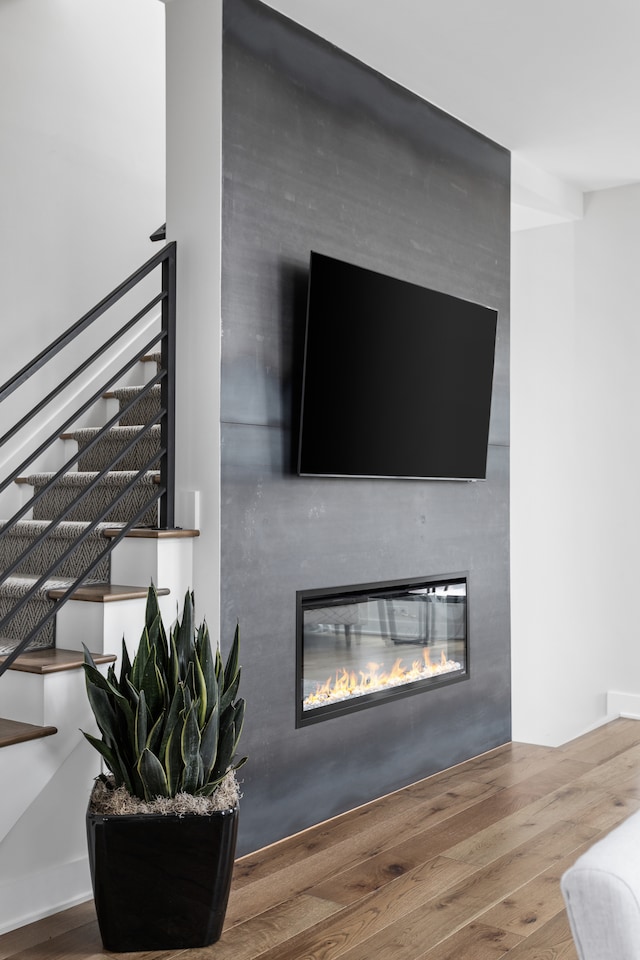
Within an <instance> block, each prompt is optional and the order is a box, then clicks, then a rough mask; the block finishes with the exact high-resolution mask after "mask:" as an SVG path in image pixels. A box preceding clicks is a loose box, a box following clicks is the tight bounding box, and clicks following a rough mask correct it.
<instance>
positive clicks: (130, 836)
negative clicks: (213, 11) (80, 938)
mask: <svg viewBox="0 0 640 960" xmlns="http://www.w3.org/2000/svg"><path fill="white" fill-rule="evenodd" d="M237 832H238V809H237V807H236V808H233V809H230V810H223V811H220V812H217V813H212V814H209V815H208V816H197V815H195V814H187V815H184V816H180V815H177V814H167V815H156V814H137V815H133V816H129V815H126V816H104V815H100V814H95V813H89V812H87V839H88V842H89V864H90V867H91V880H92V883H93V895H94V899H95V904H96V913H97V915H98V925H99V927H100V935H101V936H102V942H103V944H104V946H105V948H106V949H107V950H112V951H114V952H116V953H119V952H129V951H135V950H165V949H177V948H188V947H204V946H207V945H208V944H210V943H215V941H216V940H218V939H219V938H220V934H221V933H222V924H223V923H224V917H225V912H226V909H227V901H228V899H229V889H230V887H231V874H232V872H233V860H234V855H235V847H236V835H237Z"/></svg>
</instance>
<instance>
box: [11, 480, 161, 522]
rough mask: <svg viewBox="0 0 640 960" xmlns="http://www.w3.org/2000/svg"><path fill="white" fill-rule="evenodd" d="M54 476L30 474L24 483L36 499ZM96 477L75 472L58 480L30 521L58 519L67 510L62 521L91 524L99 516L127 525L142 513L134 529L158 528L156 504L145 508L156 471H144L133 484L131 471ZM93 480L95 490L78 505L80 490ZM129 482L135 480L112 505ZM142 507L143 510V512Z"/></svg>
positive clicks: (42, 499)
mask: <svg viewBox="0 0 640 960" xmlns="http://www.w3.org/2000/svg"><path fill="white" fill-rule="evenodd" d="M54 476H55V474H52V473H34V474H31V475H30V476H29V477H26V478H25V479H26V482H28V483H30V484H32V486H33V487H34V488H35V493H36V494H37V495H38V494H40V493H41V491H42V488H43V487H44V486H46V484H47V483H49V481H50V480H52V479H53V477H54ZM98 477H99V472H96V471H80V470H78V471H75V472H72V473H67V474H65V475H64V476H62V477H60V478H58V479H57V480H56V481H55V482H54V483H53V484H52V486H51V487H50V488H49V489H48V490H47V491H46V492H44V493H43V494H42V496H41V498H40V499H39V500H38V502H37V503H36V504H35V505H34V507H33V518H34V519H35V520H48V519H50V518H51V517H57V516H60V514H61V513H62V512H63V511H64V510H66V509H67V508H68V507H70V508H71V509H70V512H69V514H68V515H67V517H66V518H65V519H67V520H89V521H91V520H94V519H95V518H96V517H99V516H102V517H103V519H104V520H105V521H108V522H111V523H127V522H129V521H130V520H131V519H132V518H133V517H135V516H137V514H138V513H139V511H141V510H144V513H143V514H142V515H141V516H140V517H139V519H138V521H137V522H138V525H139V526H142V527H147V526H151V527H155V526H157V525H158V505H157V503H155V504H152V505H151V506H148V504H149V500H150V499H151V497H152V496H153V494H154V492H155V489H156V485H157V484H158V483H159V481H160V472H159V471H158V470H148V471H147V472H146V473H144V474H142V476H141V477H139V478H138V479H137V480H136V479H135V478H136V471H133V470H112V471H110V472H109V473H106V474H104V476H102V477H100V478H99V479H97V478H98ZM94 480H95V481H96V484H95V486H94V487H93V488H92V489H91V490H89V491H88V492H87V494H86V495H85V496H84V498H83V499H82V500H81V501H80V502H79V503H78V502H77V498H78V497H79V496H80V494H81V493H82V491H83V488H85V489H86V487H88V486H89V485H90V484H91V483H92V482H93V481H94ZM132 480H135V483H134V484H133V486H132V487H131V489H130V490H128V491H127V492H126V493H125V494H124V496H123V497H122V499H121V500H120V501H119V502H118V503H115V498H116V497H117V496H118V494H119V493H120V492H121V491H122V489H123V487H125V486H126V485H127V484H128V483H129V482H130V481H132ZM145 507H147V509H146V510H145Z"/></svg>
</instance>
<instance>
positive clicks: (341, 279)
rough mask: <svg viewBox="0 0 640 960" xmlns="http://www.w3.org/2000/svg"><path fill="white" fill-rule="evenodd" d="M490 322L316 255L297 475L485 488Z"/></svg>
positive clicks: (467, 307) (443, 299)
mask: <svg viewBox="0 0 640 960" xmlns="http://www.w3.org/2000/svg"><path fill="white" fill-rule="evenodd" d="M496 321H497V313H496V311H495V310H492V309H490V308H489V307H485V306H481V305H480V304H477V303H471V302H469V301H467V300H461V299H459V298H458V297H453V296H451V295H449V294H445V293H440V292H438V291H436V290H429V289H427V288H425V287H421V286H419V285H417V284H414V283H408V282H406V281H403V280H398V279H396V278H393V277H388V276H384V275H383V274H380V273H376V272H374V271H373V270H367V269H364V268H363V267H358V266H354V265H353V264H350V263H344V262H343V261H341V260H336V259H334V258H332V257H328V256H325V255H323V254H320V253H315V252H312V253H311V262H310V270H309V290H308V301H307V327H306V338H305V355H304V371H303V384H302V406H301V414H300V437H299V447H298V473H299V474H300V475H301V476H330V477H406V478H415V479H449V480H483V479H485V478H486V466H487V444H488V438H489V414H490V408H491V389H492V382H493V365H494V353H495V339H496Z"/></svg>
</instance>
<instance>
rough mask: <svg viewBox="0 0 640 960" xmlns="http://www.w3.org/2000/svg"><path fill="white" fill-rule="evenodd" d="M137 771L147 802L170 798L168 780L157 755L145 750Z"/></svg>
mask: <svg viewBox="0 0 640 960" xmlns="http://www.w3.org/2000/svg"><path fill="white" fill-rule="evenodd" d="M137 770H138V774H139V776H140V779H141V781H142V786H143V789H144V798H145V800H154V799H155V798H156V797H168V796H169V788H168V785H167V778H166V776H165V772H164V770H163V768H162V764H161V763H160V761H159V760H158V758H157V757H156V755H155V753H152V752H151V750H149V749H145V750H143V751H142V755H141V757H140V760H139V761H138V766H137Z"/></svg>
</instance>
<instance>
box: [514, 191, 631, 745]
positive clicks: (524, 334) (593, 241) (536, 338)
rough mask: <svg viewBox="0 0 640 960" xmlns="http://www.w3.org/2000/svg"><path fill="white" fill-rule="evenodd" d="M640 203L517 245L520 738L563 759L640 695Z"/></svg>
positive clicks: (598, 198) (614, 200)
mask: <svg viewBox="0 0 640 960" xmlns="http://www.w3.org/2000/svg"><path fill="white" fill-rule="evenodd" d="M639 216H640V187H638V186H632V187H626V188H620V189H615V190H609V191H602V192H599V193H595V194H591V195H589V196H588V197H587V198H586V204H585V216H584V219H583V220H581V221H579V222H577V223H575V224H565V225H558V226H551V227H544V228H541V229H537V230H530V231H525V232H522V233H517V234H514V236H513V246H512V333H511V337H512V341H511V342H512V353H511V402H512V415H511V417H512V418H511V431H512V433H511V444H512V445H511V483H512V521H511V538H512V539H511V551H512V554H511V555H512V644H513V653H512V655H513V738H514V740H526V741H533V742H538V743H546V744H554V745H555V744H559V743H562V742H565V741H566V740H569V739H571V738H572V737H574V736H577V735H578V734H580V733H582V732H583V731H584V730H586V729H588V728H589V727H591V726H594V725H597V724H598V723H600V722H602V721H604V720H605V719H606V717H607V703H606V695H607V692H608V691H609V690H612V689H613V690H623V691H624V692H627V693H635V694H640V671H639V670H638V666H640V654H639V653H638V651H637V646H638V645H637V642H636V637H637V634H638V631H639V630H640V627H639V626H638V624H637V623H636V622H635V620H634V614H633V610H632V598H633V595H634V586H635V579H636V565H637V549H636V538H637V514H638V508H637V505H636V504H637V492H636V490H635V487H636V479H635V478H636V476H637V474H638V470H639V469H640V447H639V446H638V443H637V441H638V434H639V430H638V426H637V420H638V407H639V400H640V388H639V387H638V381H637V374H636V367H637V356H638V350H637V345H638V339H639V337H640V334H639V332H638V324H637V304H638V302H639V300H640V271H639V270H638V240H637V224H638V222H639Z"/></svg>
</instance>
